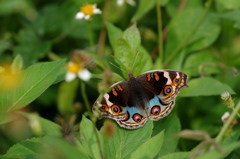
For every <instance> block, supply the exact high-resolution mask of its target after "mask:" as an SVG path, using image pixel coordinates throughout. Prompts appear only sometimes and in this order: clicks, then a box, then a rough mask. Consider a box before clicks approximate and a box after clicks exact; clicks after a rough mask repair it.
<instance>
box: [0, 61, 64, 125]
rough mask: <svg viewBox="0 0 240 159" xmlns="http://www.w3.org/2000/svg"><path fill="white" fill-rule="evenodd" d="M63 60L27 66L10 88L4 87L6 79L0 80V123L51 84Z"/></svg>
mask: <svg viewBox="0 0 240 159" xmlns="http://www.w3.org/2000/svg"><path fill="white" fill-rule="evenodd" d="M64 62H65V60H59V61H54V62H45V63H39V64H37V65H34V66H31V67H29V68H28V69H26V70H25V71H23V72H22V73H20V75H19V76H18V77H19V79H17V80H18V81H17V85H16V86H15V87H14V88H13V89H11V90H6V88H5V87H6V86H5V83H6V82H8V81H2V83H1V82H0V88H1V89H0V119H1V120H0V123H1V124H2V123H5V122H7V121H6V118H7V116H8V115H9V113H11V112H12V111H14V110H16V109H20V108H23V107H25V106H27V105H28V104H29V103H30V102H32V101H33V100H34V99H36V98H37V97H38V96H40V95H41V94H42V93H43V92H44V91H45V90H46V89H47V88H48V87H49V86H51V84H52V83H53V82H54V80H55V79H56V77H57V75H58V71H59V70H60V68H61V67H62V66H63V64H64ZM4 82H5V83H4ZM3 84H4V85H3ZM6 91H7V92H6Z"/></svg>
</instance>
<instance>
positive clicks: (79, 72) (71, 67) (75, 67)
mask: <svg viewBox="0 0 240 159" xmlns="http://www.w3.org/2000/svg"><path fill="white" fill-rule="evenodd" d="M67 70H68V71H67V73H66V76H65V80H66V81H67V82H71V81H72V80H74V79H75V78H76V77H77V76H78V77H79V78H80V79H82V80H83V81H88V80H89V79H90V78H91V75H92V74H91V73H90V72H89V71H88V69H86V68H83V66H82V64H81V63H74V62H72V61H70V62H68V64H67Z"/></svg>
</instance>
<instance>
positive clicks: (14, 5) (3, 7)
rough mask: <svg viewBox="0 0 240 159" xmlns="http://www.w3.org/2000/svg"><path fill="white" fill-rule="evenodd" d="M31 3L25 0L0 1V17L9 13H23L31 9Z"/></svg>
mask: <svg viewBox="0 0 240 159" xmlns="http://www.w3.org/2000/svg"><path fill="white" fill-rule="evenodd" d="M31 7H32V6H31V3H30V2H29V1H27V0H19V1H15V0H7V1H6V0H5V1H4V0H3V1H0V15H7V14H11V13H16V12H19V13H24V12H27V11H29V10H30V9H31Z"/></svg>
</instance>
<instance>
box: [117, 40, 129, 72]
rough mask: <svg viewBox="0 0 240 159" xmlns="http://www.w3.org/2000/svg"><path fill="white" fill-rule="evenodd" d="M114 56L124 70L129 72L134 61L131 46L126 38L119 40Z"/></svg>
mask: <svg viewBox="0 0 240 159" xmlns="http://www.w3.org/2000/svg"><path fill="white" fill-rule="evenodd" d="M114 56H115V61H116V62H117V63H118V64H119V66H120V67H121V69H122V70H123V71H125V72H129V71H130V70H131V69H132V62H133V61H131V60H132V59H133V55H132V54H131V48H130V46H129V45H128V43H127V41H126V40H124V39H119V40H118V42H117V46H116V52H115V54H114Z"/></svg>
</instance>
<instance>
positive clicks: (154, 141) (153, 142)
mask: <svg viewBox="0 0 240 159" xmlns="http://www.w3.org/2000/svg"><path fill="white" fill-rule="evenodd" d="M163 139H164V131H162V132H160V133H159V134H157V135H156V136H154V137H152V138H150V139H148V140H147V141H146V142H145V143H143V144H142V145H141V146H140V147H139V148H138V149H137V150H136V151H134V152H133V153H132V154H131V156H130V159H136V158H139V159H140V158H154V157H155V156H156V155H157V153H158V152H159V151H160V149H161V147H162V143H163ZM146 150H150V151H146Z"/></svg>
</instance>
